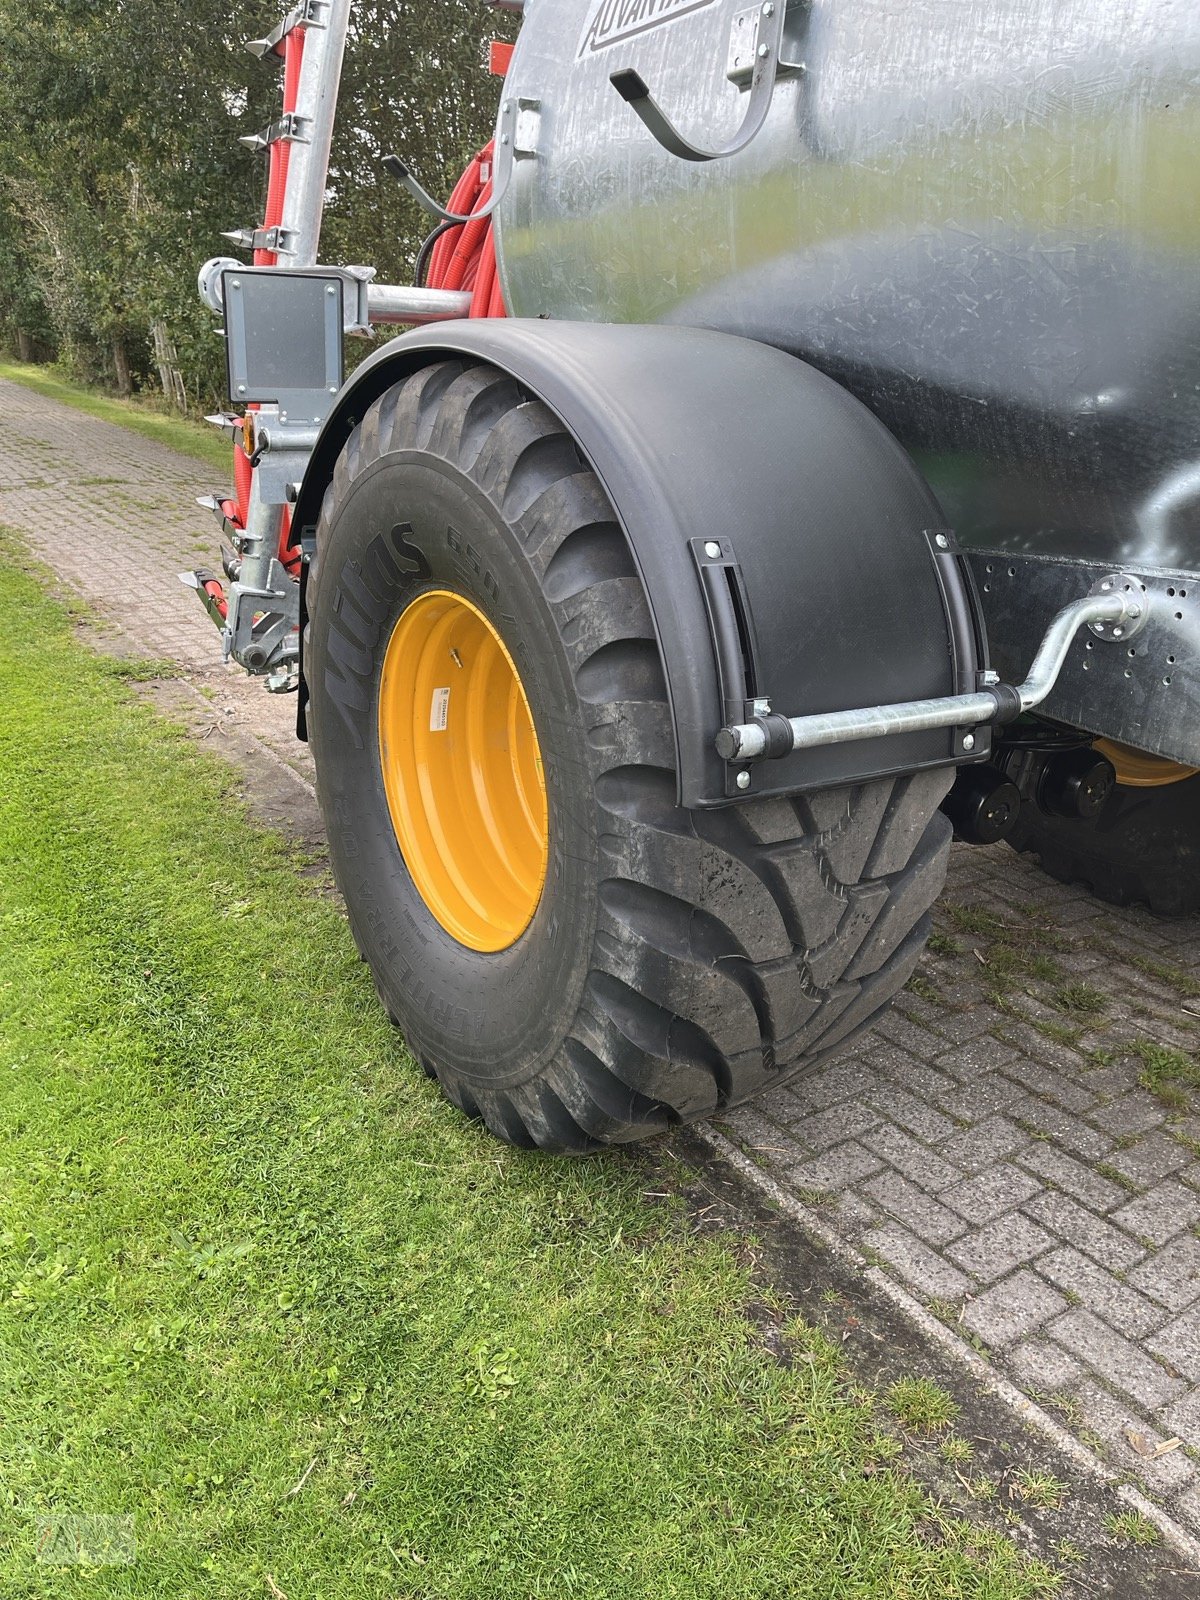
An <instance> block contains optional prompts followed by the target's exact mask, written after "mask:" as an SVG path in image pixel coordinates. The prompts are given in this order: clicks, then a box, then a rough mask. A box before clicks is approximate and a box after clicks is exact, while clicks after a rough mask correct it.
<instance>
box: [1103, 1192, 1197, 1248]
mask: <svg viewBox="0 0 1200 1600" xmlns="http://www.w3.org/2000/svg"><path fill="white" fill-rule="evenodd" d="M1111 1217H1112V1220H1113V1221H1114V1222H1118V1223H1120V1225H1121V1227H1123V1228H1124V1229H1125V1230H1126V1232H1128V1233H1132V1234H1134V1235H1135V1237H1137V1238H1139V1239H1153V1241H1154V1243H1155V1244H1166V1242H1167V1240H1168V1239H1173V1238H1174V1237H1175V1235H1176V1234H1178V1233H1182V1232H1183V1230H1184V1229H1185V1228H1186V1227H1188V1226H1189V1225H1190V1224H1191V1223H1193V1222H1195V1220H1196V1218H1197V1217H1200V1195H1198V1194H1197V1193H1196V1191H1195V1190H1194V1189H1185V1188H1184V1186H1183V1184H1181V1183H1174V1182H1171V1181H1170V1180H1168V1181H1167V1182H1166V1183H1159V1184H1156V1185H1155V1187H1154V1188H1153V1189H1151V1190H1150V1192H1149V1193H1148V1194H1140V1195H1138V1197H1137V1199H1136V1200H1131V1201H1130V1202H1129V1204H1128V1205H1124V1206H1122V1207H1121V1208H1120V1209H1119V1210H1118V1211H1114V1212H1112V1213H1111Z"/></svg>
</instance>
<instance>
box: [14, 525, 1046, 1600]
mask: <svg viewBox="0 0 1200 1600" xmlns="http://www.w3.org/2000/svg"><path fill="white" fill-rule="evenodd" d="M0 681H3V683H4V685H5V692H4V696H3V700H2V702H0V774H3V777H2V778H0V923H2V927H0V1118H2V1125H3V1128H4V1134H5V1137H4V1143H3V1146H2V1147H0V1593H3V1594H4V1595H5V1596H6V1597H14V1600H18V1597H24V1596H33V1595H37V1596H50V1597H57V1596H76V1595H79V1594H82V1593H85V1592H86V1593H87V1594H89V1595H93V1596H97V1595H101V1596H119V1597H138V1596H145V1597H155V1600H157V1597H159V1596H164V1595H169V1596H171V1600H189V1597H193V1596H195V1597H197V1600H200V1597H202V1600H224V1597H230V1600H233V1597H239V1600H240V1597H244V1596H247V1595H265V1594H269V1593H272V1592H274V1591H273V1586H274V1588H277V1589H278V1590H280V1591H282V1592H283V1593H284V1594H287V1595H289V1596H290V1597H291V1600H332V1597H343V1596H344V1597H347V1600H349V1597H354V1600H361V1597H363V1596H379V1597H387V1600H393V1597H405V1600H416V1597H420V1600H426V1597H448V1596H457V1597H462V1600H490V1597H500V1596H505V1597H510V1596H515V1597H519V1600H527V1597H533V1596H539V1595H547V1596H554V1597H555V1600H559V1597H566V1596H577V1595H579V1596H619V1597H622V1600H624V1597H627V1596H647V1597H654V1600H665V1597H672V1596H713V1597H717V1596H720V1597H721V1600H739V1597H751V1596H753V1597H755V1600H759V1597H761V1596H762V1595H764V1594H769V1595H772V1596H808V1597H812V1600H839V1597H845V1600H849V1597H851V1596H853V1597H855V1600H863V1597H873V1596H878V1597H880V1600H885V1597H886V1600H891V1597H893V1596H897V1597H909V1600H933V1597H938V1600H952V1597H957V1596H963V1597H971V1600H1026V1597H1032V1596H1035V1595H1039V1594H1043V1593H1048V1592H1050V1591H1051V1589H1052V1587H1053V1583H1054V1580H1053V1578H1052V1577H1051V1576H1050V1575H1049V1574H1048V1572H1047V1571H1046V1569H1045V1568H1043V1567H1040V1566H1037V1565H1034V1564H1032V1563H1030V1562H1028V1561H1026V1560H1025V1559H1024V1558H1023V1557H1022V1556H1021V1555H1019V1554H1018V1553H1017V1551H1016V1550H1015V1549H1014V1548H1013V1546H1012V1545H1010V1544H1008V1543H1006V1542H1005V1541H1004V1540H1002V1539H1000V1538H999V1537H998V1536H997V1535H995V1534H992V1533H989V1532H986V1531H983V1530H979V1529H975V1528H972V1527H971V1526H970V1525H969V1524H967V1523H965V1522H962V1521H959V1520H956V1519H954V1518H951V1517H949V1516H947V1515H945V1514H944V1513H942V1512H941V1511H940V1510H939V1509H938V1508H937V1507H936V1506H934V1505H932V1504H931V1503H930V1502H929V1501H928V1500H927V1499H926V1498H925V1497H924V1496H923V1494H922V1493H921V1491H920V1490H919V1489H918V1488H917V1487H916V1486H915V1485H914V1484H913V1483H912V1482H911V1481H910V1480H909V1479H908V1478H907V1477H906V1476H905V1475H904V1474H903V1473H902V1472H900V1471H897V1470H896V1469H894V1468H893V1467H890V1466H889V1465H888V1464H887V1461H888V1452H887V1449H886V1448H885V1446H886V1444H887V1443H888V1441H886V1440H881V1438H880V1436H879V1434H878V1430H877V1429H876V1427H875V1426H874V1425H873V1423H872V1420H871V1411H870V1407H869V1406H867V1405H865V1404H863V1403H862V1400H861V1399H860V1398H857V1397H856V1395H855V1393H854V1391H853V1382H852V1375H850V1374H847V1373H844V1372H843V1370H842V1366H841V1361H840V1358H839V1356H838V1354H837V1353H836V1351H835V1350H834V1349H833V1347H832V1346H830V1345H829V1344H828V1343H827V1342H826V1341H824V1340H823V1339H821V1337H820V1336H819V1335H818V1334H816V1333H814V1332H812V1331H811V1330H807V1329H805V1328H803V1327H793V1328H792V1329H791V1330H790V1332H789V1342H790V1346H791V1352H792V1359H791V1360H790V1361H788V1362H780V1361H778V1360H776V1359H775V1358H774V1357H773V1356H772V1355H771V1354H770V1353H769V1352H768V1351H767V1350H765V1349H764V1348H763V1346H762V1344H761V1343H760V1341H759V1339H758V1337H757V1336H756V1333H755V1331H754V1328H753V1326H752V1324H751V1322H750V1320H749V1319H748V1317H747V1316H746V1315H745V1314H744V1312H743V1307H745V1306H747V1305H748V1303H749V1302H750V1301H751V1300H752V1299H753V1298H755V1297H757V1298H759V1299H761V1297H762V1293H763V1290H762V1288H761V1286H759V1287H757V1288H755V1287H754V1286H752V1284H751V1282H750V1280H749V1278H748V1276H747V1272H746V1270H745V1269H744V1268H743V1267H742V1266H740V1265H739V1264H738V1263H737V1260H736V1259H735V1254H734V1250H733V1248H732V1245H731V1244H730V1243H728V1242H725V1241H722V1240H721V1239H720V1238H717V1239H709V1238H703V1237H699V1236H697V1235H696V1234H694V1233H693V1232H692V1230H691V1228H690V1227H689V1225H688V1221H687V1217H686V1214H685V1213H684V1211H683V1208H682V1205H680V1204H675V1203H672V1202H666V1203H664V1202H661V1201H660V1202H659V1203H658V1204H651V1203H650V1202H649V1200H648V1199H647V1197H646V1195H645V1193H644V1191H645V1190H647V1189H654V1190H658V1189H660V1186H661V1183H660V1181H654V1180H655V1178H656V1177H657V1176H658V1175H656V1174H654V1173H653V1172H652V1171H651V1169H650V1168H649V1167H648V1166H647V1158H646V1157H644V1156H642V1155H638V1154H635V1155H631V1156H625V1157H620V1156H613V1157H609V1158H606V1159H596V1160H591V1161H587V1162H578V1163H571V1162H568V1161H565V1160H559V1159H548V1158H542V1157H538V1156H534V1155H529V1154H525V1153H518V1152H514V1151H510V1150H507V1149H505V1148H502V1147H501V1146H499V1145H497V1144H495V1143H494V1142H493V1141H492V1140H491V1139H490V1138H489V1137H488V1136H487V1135H486V1134H484V1133H482V1132H481V1131H480V1130H479V1128H478V1127H477V1126H474V1125H472V1124H470V1123H468V1122H466V1121H465V1120H464V1119H463V1118H462V1117H461V1116H459V1115H458V1114H457V1113H456V1112H454V1111H453V1110H452V1109H451V1108H449V1107H448V1106H446V1105H445V1104H444V1103H443V1102H442V1101H441V1100H440V1098H439V1097H438V1095H437V1094H436V1092H435V1091H434V1089H433V1087H432V1086H431V1085H430V1084H428V1083H427V1082H426V1081H425V1080H424V1079H423V1078H422V1076H421V1075H420V1073H419V1072H417V1071H416V1070H415V1069H414V1068H413V1066H412V1065H411V1063H410V1062H409V1061H408V1060H407V1059H406V1057H405V1056H404V1055H403V1053H402V1051H401V1049H400V1047H399V1045H398V1044H397V1041H396V1036H395V1035H394V1033H393V1032H392V1031H391V1030H390V1029H389V1027H388V1026H387V1024H386V1021H385V1019H384V1018H383V1017H382V1015H381V1013H380V1010H379V1007H378V1005H377V1003H376V1000H375V998H374V995H373V992H372V990H371V985H370V983H369V981H368V978H367V976H366V974H365V970H364V969H363V967H362V966H361V964H360V963H359V962H358V960H357V958H356V956H355V952H354V949H353V946H352V943H351V940H350V938H349V935H348V932H347V930H346V928H345V925H344V923H343V921H342V919H341V917H340V915H339V913H338V910H337V909H336V906H335V905H334V904H333V903H332V901H331V900H330V899H329V898H328V897H326V896H322V895H320V894H318V893H315V892H313V890H312V888H311V887H306V886H305V885H304V884H303V883H302V882H301V881H300V880H299V878H298V876H297V871H296V864H295V861H294V860H293V858H292V857H291V855H290V854H289V851H288V848H287V846H286V844H285V843H284V842H283V841H281V840H278V839H275V838H272V837H271V836H269V835H266V834H264V833H262V832H259V831H257V830H255V829H253V828H251V827H250V826H249V825H248V824H247V823H246V822H245V820H244V819H243V818H242V816H241V815H240V814H239V809H238V805H237V803H236V800H235V798H234V795H233V793H232V790H233V779H232V777H231V775H230V772H229V770H228V769H227V768H224V767H222V766H220V765H218V763H217V762H216V760H215V759H214V758H210V757H208V756H206V755H204V754H202V753H200V752H198V751H197V750H196V749H195V748H194V747H193V746H192V745H190V744H189V743H188V741H187V739H186V737H185V736H184V735H183V734H182V733H181V732H179V731H178V730H176V729H173V728H172V727H171V726H170V725H168V724H166V723H164V722H163V721H161V720H159V719H158V718H156V716H155V715H154V714H153V712H152V711H151V710H150V709H149V708H147V707H146V706H145V705H143V704H142V703H140V702H138V701H137V699H136V698H135V696H134V692H133V690H132V688H131V687H130V686H129V685H128V684H126V683H123V682H122V681H121V680H120V679H119V678H116V677H114V675H113V673H112V672H111V671H110V670H107V669H106V667H105V666H104V664H103V663H101V662H99V661H98V660H96V659H95V658H94V657H92V656H91V655H89V654H88V653H87V652H85V651H84V650H83V649H82V648H81V647H80V646H79V645H78V644H77V643H76V641H75V640H74V639H73V637H72V633H71V625H70V621H69V619H68V618H67V616H66V615H65V614H64V612H63V611H62V610H61V609H60V608H58V607H57V606H56V605H54V604H52V603H51V602H50V601H48V600H47V599H46V598H45V596H44V594H43V592H42V591H41V589H40V587H39V586H38V584H37V583H36V582H35V581H34V580H33V578H31V576H30V575H29V574H28V573H27V572H25V571H23V570H21V568H20V564H19V562H18V561H17V560H16V559H15V558H13V557H11V556H10V557H9V558H7V559H6V560H5V562H4V571H3V572H2V574H0ZM51 1512H53V1513H57V1514H59V1515H74V1514H97V1513H104V1514H121V1515H129V1516H132V1517H133V1518H134V1520H135V1527H136V1537H137V1541H138V1548H137V1560H136V1562H135V1563H134V1564H133V1565H130V1566H116V1567H106V1568H101V1569H98V1570H97V1571H95V1572H92V1573H82V1574H81V1573H77V1572H75V1571H73V1570H59V1569H55V1568H51V1567H46V1566H41V1565H35V1564H34V1560H33V1550H34V1539H35V1529H36V1520H37V1518H38V1517H39V1516H44V1515H46V1514H48V1513H51Z"/></svg>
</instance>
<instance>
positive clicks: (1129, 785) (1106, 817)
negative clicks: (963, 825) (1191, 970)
mask: <svg viewBox="0 0 1200 1600" xmlns="http://www.w3.org/2000/svg"><path fill="white" fill-rule="evenodd" d="M1095 748H1096V749H1097V750H1098V751H1099V752H1100V753H1101V754H1103V755H1105V756H1107V757H1108V759H1109V760H1110V761H1111V762H1112V763H1113V766H1114V767H1115V768H1116V773H1117V782H1116V786H1115V787H1114V789H1113V791H1112V793H1111V795H1110V796H1109V798H1108V800H1107V801H1106V802H1105V804H1104V805H1103V806H1102V807H1101V809H1100V811H1099V812H1098V813H1097V815H1096V816H1094V817H1089V818H1085V819H1075V818H1064V817H1051V816H1047V815H1046V813H1045V812H1044V811H1041V810H1039V809H1038V807H1037V806H1036V805H1035V804H1034V802H1033V801H1032V800H1027V801H1026V802H1025V804H1024V805H1023V806H1022V807H1021V815H1020V818H1019V820H1018V822H1017V825H1016V827H1015V828H1014V830H1013V832H1012V833H1011V835H1010V836H1009V843H1010V844H1011V845H1012V846H1013V847H1014V849H1017V850H1024V851H1030V852H1032V853H1034V854H1036V855H1037V856H1038V857H1039V859H1040V861H1041V865H1042V868H1043V870H1044V871H1045V872H1047V873H1049V875H1050V876H1051V877H1052V878H1056V879H1057V880H1058V881H1059V882H1060V883H1082V884H1084V885H1086V886H1087V887H1088V888H1089V889H1090V890H1091V891H1092V893H1093V894H1094V895H1096V896H1097V897H1098V898H1099V899H1101V900H1107V901H1109V902H1110V904H1112V905H1118V906H1124V905H1137V904H1145V905H1148V906H1149V907H1150V909H1151V910H1152V911H1156V912H1158V913H1159V915H1160V916H1171V917H1178V916H1185V915H1187V914H1188V913H1189V912H1193V911H1200V773H1197V772H1195V771H1194V770H1193V769H1192V768H1190V767H1182V766H1178V765H1176V764H1175V763H1174V762H1171V761H1164V760H1159V759H1158V758H1156V757H1154V756H1145V755H1141V754H1140V753H1139V752H1138V751H1136V750H1129V749H1127V748H1126V747H1125V746H1123V745H1116V744H1110V743H1108V742H1107V741H1104V740H1099V741H1097V743H1096V746H1095Z"/></svg>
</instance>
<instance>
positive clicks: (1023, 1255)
mask: <svg viewBox="0 0 1200 1600" xmlns="http://www.w3.org/2000/svg"><path fill="white" fill-rule="evenodd" d="M1053 1243H1054V1241H1053V1239H1052V1238H1051V1237H1050V1235H1049V1234H1048V1233H1046V1232H1045V1231H1044V1230H1043V1229H1041V1228H1039V1227H1038V1226H1037V1224H1036V1223H1034V1222H1031V1221H1030V1220H1029V1218H1028V1217H1023V1216H1021V1215H1020V1213H1019V1212H1018V1213H1015V1214H1011V1215H1008V1216H1003V1217H997V1218H996V1220H995V1221H994V1222H989V1223H987V1224H986V1225H985V1226H984V1227H982V1228H978V1229H976V1230H975V1232H974V1233H968V1234H964V1235H963V1237H962V1238H961V1239H956V1240H955V1241H954V1243H953V1244H951V1245H950V1246H948V1248H947V1250H946V1254H947V1255H948V1256H950V1258H951V1259H952V1260H954V1261H957V1263H958V1265H959V1266H960V1267H965V1268H966V1270H967V1271H968V1272H973V1273H974V1274H975V1276H976V1277H977V1278H982V1279H983V1281H984V1282H985V1283H990V1282H991V1280H992V1279H993V1278H999V1277H1001V1276H1002V1275H1003V1274H1004V1273H1006V1272H1011V1271H1012V1269H1013V1268H1014V1267H1019V1266H1020V1265H1021V1264H1022V1263H1023V1262H1025V1261H1029V1260H1031V1259H1032V1258H1033V1257H1034V1256H1036V1255H1039V1254H1040V1253H1041V1252H1042V1251H1043V1250H1046V1249H1048V1248H1049V1247H1050V1246H1051V1245H1052V1244H1053Z"/></svg>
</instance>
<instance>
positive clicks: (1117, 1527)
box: [1104, 1511, 1162, 1545]
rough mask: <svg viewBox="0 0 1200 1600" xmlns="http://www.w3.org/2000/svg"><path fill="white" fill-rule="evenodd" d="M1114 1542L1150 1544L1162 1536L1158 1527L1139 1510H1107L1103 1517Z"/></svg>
mask: <svg viewBox="0 0 1200 1600" xmlns="http://www.w3.org/2000/svg"><path fill="white" fill-rule="evenodd" d="M1104 1526H1105V1527H1106V1528H1107V1529H1108V1533H1109V1537H1110V1538H1111V1539H1112V1540H1113V1542H1114V1544H1122V1545H1152V1544H1157V1543H1158V1542H1159V1540H1160V1539H1161V1538H1162V1535H1161V1534H1160V1533H1159V1531H1158V1529H1157V1528H1156V1527H1155V1526H1154V1524H1153V1523H1152V1522H1151V1521H1150V1520H1149V1518H1147V1517H1144V1516H1143V1515H1142V1514H1141V1512H1140V1511H1119V1512H1109V1514H1108V1515H1107V1516H1106V1517H1105V1519H1104Z"/></svg>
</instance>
